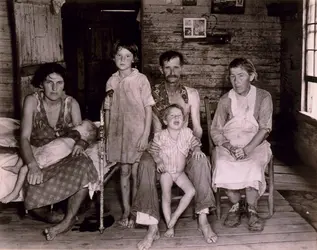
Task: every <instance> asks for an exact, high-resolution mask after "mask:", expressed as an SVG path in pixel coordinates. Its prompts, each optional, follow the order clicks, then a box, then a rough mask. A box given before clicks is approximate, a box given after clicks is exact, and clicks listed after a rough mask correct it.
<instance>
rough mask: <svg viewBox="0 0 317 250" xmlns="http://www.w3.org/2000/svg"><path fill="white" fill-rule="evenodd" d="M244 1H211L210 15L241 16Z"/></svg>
mask: <svg viewBox="0 0 317 250" xmlns="http://www.w3.org/2000/svg"><path fill="white" fill-rule="evenodd" d="M245 1H246V0H211V13H219V14H243V13H244V6H245Z"/></svg>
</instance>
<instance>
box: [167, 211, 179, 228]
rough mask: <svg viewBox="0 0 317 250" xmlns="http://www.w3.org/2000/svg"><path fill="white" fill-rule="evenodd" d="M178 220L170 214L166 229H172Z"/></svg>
mask: <svg viewBox="0 0 317 250" xmlns="http://www.w3.org/2000/svg"><path fill="white" fill-rule="evenodd" d="M177 220H178V217H177V216H175V214H172V216H171V219H170V221H169V222H168V224H167V228H173V227H174V226H175V224H176V222H177Z"/></svg>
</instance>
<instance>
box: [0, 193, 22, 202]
mask: <svg viewBox="0 0 317 250" xmlns="http://www.w3.org/2000/svg"><path fill="white" fill-rule="evenodd" d="M18 197H19V192H11V193H10V194H8V195H7V196H5V197H3V198H2V199H1V200H0V202H1V203H5V204H6V203H9V202H11V201H13V200H15V199H16V198H18Z"/></svg>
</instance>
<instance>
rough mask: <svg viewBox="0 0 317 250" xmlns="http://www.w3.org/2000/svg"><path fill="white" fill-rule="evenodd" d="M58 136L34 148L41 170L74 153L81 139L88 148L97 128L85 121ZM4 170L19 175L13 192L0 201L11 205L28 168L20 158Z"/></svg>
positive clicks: (94, 137) (93, 139) (94, 138)
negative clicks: (75, 146)
mask: <svg viewBox="0 0 317 250" xmlns="http://www.w3.org/2000/svg"><path fill="white" fill-rule="evenodd" d="M56 135H57V136H58V137H57V138H56V139H55V140H53V141H51V142H50V143H48V144H45V145H44V146H42V147H38V148H36V147H32V151H33V154H34V158H35V160H36V161H37V163H38V165H39V167H40V168H41V169H42V168H46V167H48V166H51V165H52V164H55V163H57V162H58V161H60V160H61V159H63V158H65V157H66V156H68V155H69V154H70V153H72V151H73V147H74V145H75V142H76V141H77V140H79V139H81V140H80V143H81V145H82V146H83V147H84V148H86V147H87V146H88V145H89V144H90V143H92V142H94V141H95V140H96V139H97V127H96V125H95V124H94V123H93V122H91V121H89V120H84V121H83V122H82V124H80V125H78V126H76V127H74V128H73V129H72V130H70V131H69V132H68V133H67V134H64V135H59V134H58V133H56ZM83 144H85V145H83ZM3 169H5V170H7V171H10V172H13V173H15V174H19V175H18V179H17V182H16V184H15V187H14V189H13V191H12V192H11V193H10V194H8V195H7V196H5V197H3V198H2V199H1V200H0V202H2V203H9V202H11V201H12V200H14V199H15V198H16V197H18V195H19V192H20V190H21V189H22V186H23V183H24V180H25V178H26V176H27V173H28V167H27V166H26V165H24V164H23V160H22V158H21V157H19V159H18V161H17V163H16V164H15V165H14V166H8V167H4V168H3Z"/></svg>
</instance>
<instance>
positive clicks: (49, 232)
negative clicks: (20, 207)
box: [43, 228, 57, 241]
mask: <svg viewBox="0 0 317 250" xmlns="http://www.w3.org/2000/svg"><path fill="white" fill-rule="evenodd" d="M43 234H44V236H45V238H46V240H48V241H51V240H54V239H55V237H56V235H57V233H56V232H55V231H54V230H53V229H52V228H45V229H44V231H43Z"/></svg>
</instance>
